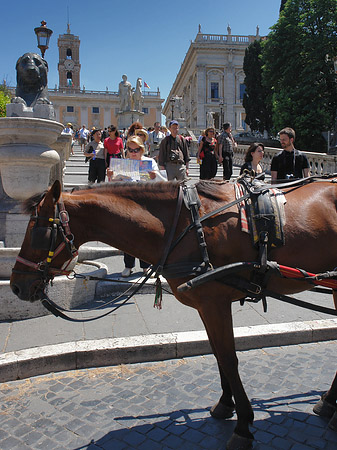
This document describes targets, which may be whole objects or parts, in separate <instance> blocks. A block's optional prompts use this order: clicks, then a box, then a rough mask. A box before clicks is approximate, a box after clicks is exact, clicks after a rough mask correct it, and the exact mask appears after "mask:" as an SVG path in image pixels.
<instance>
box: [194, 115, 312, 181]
mask: <svg viewBox="0 0 337 450" xmlns="http://www.w3.org/2000/svg"><path fill="white" fill-rule="evenodd" d="M279 136H280V144H281V147H282V149H283V150H282V151H281V152H279V153H278V154H277V155H275V156H274V157H273V159H272V163H271V179H272V182H276V180H280V181H287V180H292V179H297V178H303V177H307V176H308V175H309V162H308V159H307V157H306V156H305V154H304V153H302V152H300V151H298V150H296V149H295V146H294V142H295V131H294V130H293V129H292V128H289V127H287V128H283V129H282V130H281V131H280V132H279ZM236 147H237V143H236V142H235V140H234V138H233V136H232V127H231V124H230V123H225V124H224V125H223V132H222V133H221V134H220V135H218V136H217V138H216V137H215V129H214V128H212V127H209V128H206V130H205V131H204V133H202V135H201V136H200V138H199V147H198V152H197V162H198V163H199V164H200V179H201V180H208V179H211V178H214V177H215V175H216V173H217V169H218V163H219V164H222V165H223V179H224V180H229V179H230V178H231V176H232V173H233V156H234V151H235V148H236ZM263 156H264V145H263V144H262V143H261V142H254V143H252V144H251V145H250V146H249V148H248V149H247V152H246V154H245V162H244V164H243V165H242V166H241V170H240V175H242V174H243V173H245V171H246V172H248V173H249V174H252V175H253V176H257V175H260V174H262V173H263V170H262V166H261V164H260V163H261V161H262V159H263ZM261 178H262V179H264V176H263V175H261V176H260V179H261Z"/></svg>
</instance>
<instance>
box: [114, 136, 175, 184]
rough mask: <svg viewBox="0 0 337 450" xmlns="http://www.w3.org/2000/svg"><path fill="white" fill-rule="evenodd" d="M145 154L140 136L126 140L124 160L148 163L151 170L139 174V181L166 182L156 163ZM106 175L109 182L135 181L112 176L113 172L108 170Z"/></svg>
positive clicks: (115, 175)
mask: <svg viewBox="0 0 337 450" xmlns="http://www.w3.org/2000/svg"><path fill="white" fill-rule="evenodd" d="M144 153H145V146H144V142H143V140H142V139H141V137H140V136H137V135H133V136H131V137H129V138H128V140H127V142H126V158H127V159H131V160H134V161H149V162H150V164H149V166H150V167H151V170H149V171H145V172H143V171H142V172H141V173H140V178H141V179H140V181H167V178H165V176H163V175H162V174H161V173H160V171H159V168H158V164H157V162H156V161H155V160H154V159H153V158H149V157H148V156H145V155H144ZM107 175H108V178H109V180H110V179H111V180H112V181H113V180H116V181H117V180H118V181H121V180H125V181H135V180H132V179H131V178H130V177H125V176H123V177H120V176H118V174H114V173H113V170H112V169H110V168H108V170H107Z"/></svg>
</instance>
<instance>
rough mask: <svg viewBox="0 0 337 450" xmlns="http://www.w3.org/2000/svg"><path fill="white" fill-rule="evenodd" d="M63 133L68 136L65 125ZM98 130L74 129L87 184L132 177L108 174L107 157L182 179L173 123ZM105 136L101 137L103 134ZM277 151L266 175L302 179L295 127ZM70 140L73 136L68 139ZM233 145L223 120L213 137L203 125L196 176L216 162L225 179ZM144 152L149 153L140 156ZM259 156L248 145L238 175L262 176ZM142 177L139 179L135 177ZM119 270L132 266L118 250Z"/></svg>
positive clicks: (184, 170) (304, 168) (211, 171)
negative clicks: (145, 165)
mask: <svg viewBox="0 0 337 450" xmlns="http://www.w3.org/2000/svg"><path fill="white" fill-rule="evenodd" d="M64 133H67V134H71V135H72V136H73V130H72V125H71V124H70V123H68V124H67V126H66V127H65V129H64ZM103 133H104V130H103V131H102V130H100V129H93V130H91V131H89V130H88V129H87V128H86V127H85V125H83V126H82V128H81V129H80V130H79V137H78V139H79V143H80V145H81V149H82V148H83V153H84V156H85V157H86V159H87V160H89V175H88V179H89V183H94V182H95V181H97V182H98V183H100V182H103V181H104V180H105V177H106V176H107V177H108V181H113V180H116V181H118V180H129V181H130V180H131V181H134V180H132V177H127V176H125V175H122V176H121V175H119V174H118V173H114V170H113V167H114V165H113V164H111V159H115V158H118V159H130V160H133V161H142V162H145V163H148V164H149V165H148V168H147V173H146V180H148V181H164V180H174V179H176V180H179V181H183V180H186V179H187V177H188V165H189V161H190V156H189V145H188V144H189V143H188V140H187V139H186V138H185V137H183V136H181V135H180V134H179V123H178V122H177V121H176V120H171V122H170V123H169V128H168V130H167V129H166V130H163V128H162V127H161V126H160V123H159V122H155V124H154V127H153V129H148V130H145V129H144V127H143V125H142V124H141V123H140V122H134V123H133V124H132V125H131V126H130V127H129V129H128V130H127V131H126V130H123V131H122V132H119V131H118V129H117V128H116V127H115V126H114V125H110V126H109V127H108V129H107V133H104V134H103ZM107 134H108V136H107V137H105V136H106V135H107ZM279 135H280V143H281V147H282V149H283V151H281V152H279V153H278V154H277V155H275V156H274V158H273V160H272V163H271V177H272V181H274V180H289V179H294V178H302V177H306V176H308V174H309V163H308V160H307V158H306V156H305V155H304V154H303V153H302V152H299V151H298V150H296V149H295V147H294V141H295V131H294V130H293V129H291V128H284V129H283V130H281V131H280V132H279ZM72 141H73V142H74V137H73V140H72ZM236 147H237V143H236V142H235V140H234V138H233V136H232V127H231V124H230V123H225V124H224V126H223V131H222V133H221V134H219V135H218V136H216V131H215V129H214V128H213V127H208V128H206V130H205V131H204V132H203V133H202V135H201V136H200V138H199V146H198V152H197V155H196V156H197V161H198V163H199V164H200V179H201V180H207V179H211V178H214V177H215V176H216V173H217V169H218V164H222V165H223V178H224V180H229V179H230V178H231V176H232V172H233V155H234V152H235V149H236ZM147 154H149V156H146V155H147ZM263 156H264V145H263V144H262V143H259V142H255V143H253V144H251V145H250V146H249V148H248V150H247V152H246V155H245V162H244V164H243V165H242V167H241V170H240V175H242V174H244V173H245V172H248V173H249V174H250V175H253V176H256V175H260V179H261V178H264V176H263V170H262V166H261V161H262V159H263ZM141 179H142V178H141ZM124 265H125V267H124V270H123V271H122V277H129V276H130V275H131V273H132V270H133V268H134V266H135V258H134V257H133V256H131V255H128V254H124ZM140 267H141V268H142V269H143V271H144V273H146V272H147V270H148V267H149V264H147V263H146V262H144V261H140Z"/></svg>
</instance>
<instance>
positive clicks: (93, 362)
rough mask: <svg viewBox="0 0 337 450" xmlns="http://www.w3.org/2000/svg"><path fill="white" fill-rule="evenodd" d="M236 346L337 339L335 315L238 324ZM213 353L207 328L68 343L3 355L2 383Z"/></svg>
mask: <svg viewBox="0 0 337 450" xmlns="http://www.w3.org/2000/svg"><path fill="white" fill-rule="evenodd" d="M234 336H235V344H236V349H237V350H241V351H242V350H251V349H256V348H262V347H275V346H281V345H291V344H302V343H309V342H317V341H327V340H335V339H337V319H327V320H314V321H307V322H290V323H281V324H271V325H257V326H250V327H238V328H235V329H234ZM209 353H211V348H210V345H209V342H208V339H207V335H206V332H205V331H189V332H178V333H165V334H152V335H148V336H131V337H123V338H107V339H97V340H88V341H77V342H67V343H64V344H56V345H48V346H44V347H38V348H30V349H26V350H18V351H16V352H9V353H4V354H2V355H0V382H2V383H4V382H8V381H13V380H18V379H23V378H28V377H33V376H37V375H44V374H47V373H50V372H60V371H66V370H77V369H85V368H89V367H102V366H110V365H117V364H131V363H139V362H149V361H162V360H166V359H174V358H183V357H187V356H197V355H203V354H209Z"/></svg>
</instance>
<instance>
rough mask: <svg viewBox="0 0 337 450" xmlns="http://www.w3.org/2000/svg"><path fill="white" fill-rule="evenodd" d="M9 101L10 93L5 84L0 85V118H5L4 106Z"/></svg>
mask: <svg viewBox="0 0 337 450" xmlns="http://www.w3.org/2000/svg"><path fill="white" fill-rule="evenodd" d="M10 101H11V99H10V93H9V90H8V89H7V87H6V85H5V83H3V84H0V117H6V105H7V103H10Z"/></svg>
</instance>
